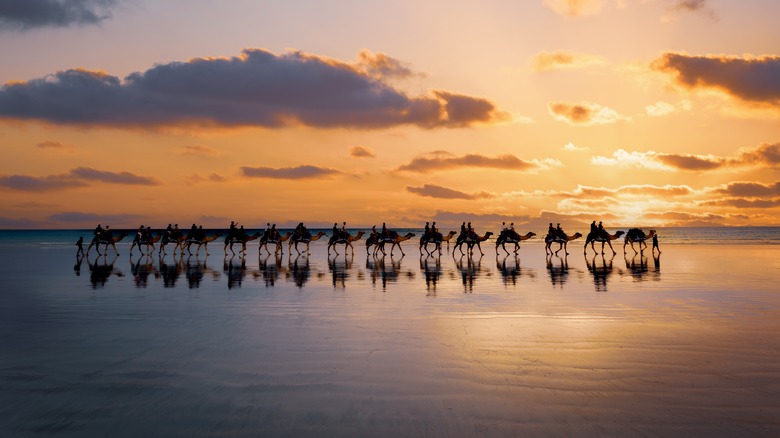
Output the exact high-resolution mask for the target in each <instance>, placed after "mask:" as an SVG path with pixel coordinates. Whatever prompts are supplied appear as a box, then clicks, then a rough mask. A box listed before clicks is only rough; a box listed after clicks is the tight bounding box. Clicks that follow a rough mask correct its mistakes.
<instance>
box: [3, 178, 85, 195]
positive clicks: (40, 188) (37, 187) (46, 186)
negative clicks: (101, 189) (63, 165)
mask: <svg viewBox="0 0 780 438" xmlns="http://www.w3.org/2000/svg"><path fill="white" fill-rule="evenodd" d="M87 185H88V184H87V183H85V182H84V181H80V180H77V179H74V178H72V177H71V176H70V175H50V176H42V177H38V176H29V175H0V187H5V188H8V189H12V190H19V191H22V192H48V191H52V190H64V189H70V188H73V187H85V186H87Z"/></svg>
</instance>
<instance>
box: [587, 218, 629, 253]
mask: <svg viewBox="0 0 780 438" xmlns="http://www.w3.org/2000/svg"><path fill="white" fill-rule="evenodd" d="M623 234H625V232H624V231H622V230H621V231H618V232H616V233H615V234H614V235H612V234H609V232H607V230H606V229H604V224H603V223H602V222H601V221H599V224H598V226H597V225H596V221H593V222H592V223H591V224H590V233H588V237H586V238H585V248H584V249H583V254H587V252H588V244H590V247H591V249H593V251H594V252H596V248H595V247H594V246H593V245H594V243H595V242H601V254H604V244H607V245H609V249H611V250H612V254H613V255H614V254H617V251H615V249H614V248H613V247H612V241H613V240H615V239H617V238H619V237H620V236H622V235H623Z"/></svg>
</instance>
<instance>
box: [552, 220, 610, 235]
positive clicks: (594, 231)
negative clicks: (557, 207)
mask: <svg viewBox="0 0 780 438" xmlns="http://www.w3.org/2000/svg"><path fill="white" fill-rule="evenodd" d="M550 225H552V224H550ZM590 232H591V233H592V234H593V235H596V234H598V232H599V229H598V227H597V226H596V221H593V222H591V224H590Z"/></svg>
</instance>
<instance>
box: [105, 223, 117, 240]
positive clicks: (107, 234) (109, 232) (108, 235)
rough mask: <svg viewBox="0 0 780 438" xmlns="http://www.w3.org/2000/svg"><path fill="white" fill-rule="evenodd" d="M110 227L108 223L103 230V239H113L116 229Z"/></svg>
mask: <svg viewBox="0 0 780 438" xmlns="http://www.w3.org/2000/svg"><path fill="white" fill-rule="evenodd" d="M109 228H110V227H109V226H108V225H106V229H105V230H103V233H102V234H103V239H105V240H111V238H112V237H113V234H114V231H113V230H110V229H109Z"/></svg>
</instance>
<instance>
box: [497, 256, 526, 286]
mask: <svg viewBox="0 0 780 438" xmlns="http://www.w3.org/2000/svg"><path fill="white" fill-rule="evenodd" d="M507 260H510V262H509V263H507ZM496 268H498V272H500V273H501V281H502V282H503V283H504V286H509V285H512V286H517V280H518V279H520V277H521V276H522V275H523V272H522V269H521V268H520V256H518V255H506V256H504V257H503V258H499V255H498V254H496ZM525 275H526V276H528V277H531V278H534V277H536V273H535V272H534V271H532V270H529V269H527V268H526V272H525Z"/></svg>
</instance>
